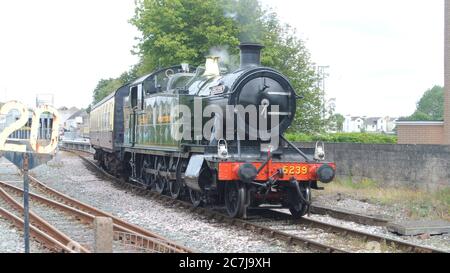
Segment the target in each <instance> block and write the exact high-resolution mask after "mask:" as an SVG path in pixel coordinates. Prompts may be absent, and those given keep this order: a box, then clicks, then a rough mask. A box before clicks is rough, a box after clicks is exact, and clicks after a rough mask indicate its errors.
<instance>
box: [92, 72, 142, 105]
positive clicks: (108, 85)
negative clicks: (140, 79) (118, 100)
mask: <svg viewBox="0 0 450 273" xmlns="http://www.w3.org/2000/svg"><path fill="white" fill-rule="evenodd" d="M134 78H136V68H133V69H131V70H130V71H129V72H124V73H122V75H120V77H118V78H109V79H101V80H100V81H99V82H98V83H97V87H95V89H94V92H93V99H94V100H93V104H96V103H98V102H100V101H101V100H102V99H104V98H105V97H107V96H108V95H109V94H111V93H112V92H115V91H116V90H117V89H119V88H120V87H121V86H123V85H124V84H126V83H128V82H130V81H132V80H133V79H134Z"/></svg>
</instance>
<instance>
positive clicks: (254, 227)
mask: <svg viewBox="0 0 450 273" xmlns="http://www.w3.org/2000/svg"><path fill="white" fill-rule="evenodd" d="M78 156H79V157H80V158H81V159H82V160H84V161H85V162H87V163H88V164H90V165H91V166H93V167H94V168H96V170H97V171H99V172H101V173H102V174H103V175H105V176H106V177H108V178H109V179H111V180H113V181H115V182H117V183H119V184H120V185H122V186H123V187H126V188H129V189H133V190H136V191H138V193H140V194H143V195H146V196H149V197H152V198H153V199H156V200H158V201H161V202H163V203H165V204H169V205H177V206H179V207H182V208H184V209H187V210H188V211H191V212H194V213H198V214H199V215H203V216H206V217H207V218H209V219H215V220H217V221H220V222H224V223H227V224H229V225H232V226H236V227H238V228H242V229H245V230H249V231H253V232H255V233H256V234H259V235H262V236H264V235H265V236H267V237H268V238H273V239H277V240H280V241H284V242H286V243H287V244H288V245H296V246H301V247H306V248H307V249H309V250H312V251H316V252H323V253H347V251H345V250H342V249H340V248H336V247H333V246H329V245H325V244H322V243H319V242H316V241H313V240H309V239H307V238H303V237H299V236H295V235H292V234H288V233H285V232H282V231H279V230H275V229H271V228H268V227H264V226H261V225H258V224H256V223H252V222H250V221H246V220H242V219H236V218H230V217H229V216H228V215H225V214H223V213H220V212H218V211H214V210H211V209H207V208H202V207H194V206H193V205H192V204H191V203H188V202H185V201H181V200H175V199H173V198H171V197H169V196H165V195H160V194H158V193H156V192H149V191H148V190H146V189H143V188H142V187H138V186H135V185H132V184H130V183H126V182H124V181H122V180H120V179H118V178H117V177H115V176H113V175H111V174H109V173H108V172H106V171H105V170H103V169H102V168H100V167H99V166H97V164H95V162H92V161H91V160H89V159H87V158H85V157H83V156H81V155H79V154H78Z"/></svg>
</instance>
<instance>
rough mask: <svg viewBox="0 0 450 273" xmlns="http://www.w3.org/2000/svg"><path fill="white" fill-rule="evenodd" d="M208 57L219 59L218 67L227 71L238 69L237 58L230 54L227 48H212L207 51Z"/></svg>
mask: <svg viewBox="0 0 450 273" xmlns="http://www.w3.org/2000/svg"><path fill="white" fill-rule="evenodd" d="M209 56H215V57H219V58H220V60H219V65H220V67H221V68H226V69H227V70H228V71H233V70H235V69H237V68H238V67H239V56H238V55H232V54H230V50H229V46H214V47H212V48H211V49H210V50H209Z"/></svg>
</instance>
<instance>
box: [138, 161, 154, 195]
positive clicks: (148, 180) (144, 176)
mask: <svg viewBox="0 0 450 273" xmlns="http://www.w3.org/2000/svg"><path fill="white" fill-rule="evenodd" d="M148 167H150V164H149V163H148V161H147V160H144V163H143V164H142V169H141V178H142V180H143V181H144V184H145V185H146V187H147V189H149V188H150V185H151V183H152V181H151V174H149V173H147V172H146V171H145V169H146V168H148Z"/></svg>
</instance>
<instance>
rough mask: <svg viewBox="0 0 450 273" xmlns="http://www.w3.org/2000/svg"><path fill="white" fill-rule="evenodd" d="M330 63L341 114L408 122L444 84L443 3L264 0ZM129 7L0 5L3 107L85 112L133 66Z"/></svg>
mask: <svg viewBox="0 0 450 273" xmlns="http://www.w3.org/2000/svg"><path fill="white" fill-rule="evenodd" d="M262 2H263V3H264V4H265V5H268V6H271V7H272V8H273V9H274V10H275V11H276V12H277V13H278V14H279V17H280V18H281V20H282V21H284V22H287V23H289V24H291V25H292V26H294V27H296V28H297V30H298V34H299V36H300V37H301V38H302V39H304V40H306V43H307V47H308V49H309V50H310V52H311V54H312V59H313V61H314V62H315V63H317V64H318V65H329V66H330V69H329V73H330V78H329V79H328V80H327V83H326V87H327V90H326V91H327V93H328V97H330V98H331V97H333V98H336V99H337V111H338V112H340V113H342V114H352V115H367V116H385V115H391V116H401V115H409V114H411V113H412V112H413V111H414V109H415V103H416V102H417V100H418V99H419V98H420V96H421V94H422V93H423V92H424V91H425V90H426V89H428V88H431V87H432V86H433V85H435V84H440V85H442V84H443V81H444V80H443V69H444V68H443V65H444V64H443V59H444V58H443V50H444V46H443V41H444V16H443V10H444V8H443V7H444V1H443V0H433V1H426V0H395V1H388V0H376V1H375V0H364V1H361V0H340V1H336V0H262ZM133 13H134V1H133V0H77V1H74V0H39V1H36V0H21V1H17V0H2V1H0V101H5V100H11V99H17V100H21V101H24V102H26V103H28V104H32V103H33V101H34V98H35V94H36V93H54V94H55V104H56V106H62V105H65V106H77V107H86V106H87V105H88V104H89V102H90V101H91V97H92V90H93V89H94V88H95V85H96V83H97V81H98V80H99V79H100V78H102V77H103V78H106V77H117V76H119V75H120V74H121V73H122V72H123V71H126V70H128V69H129V67H130V66H132V65H133V64H135V63H136V62H137V58H136V56H133V55H132V54H131V53H130V50H131V49H132V46H133V45H134V44H135V40H134V37H136V36H137V35H138V33H137V31H136V30H135V29H134V27H133V26H131V25H130V24H128V20H129V19H130V18H131V17H132V15H133Z"/></svg>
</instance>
